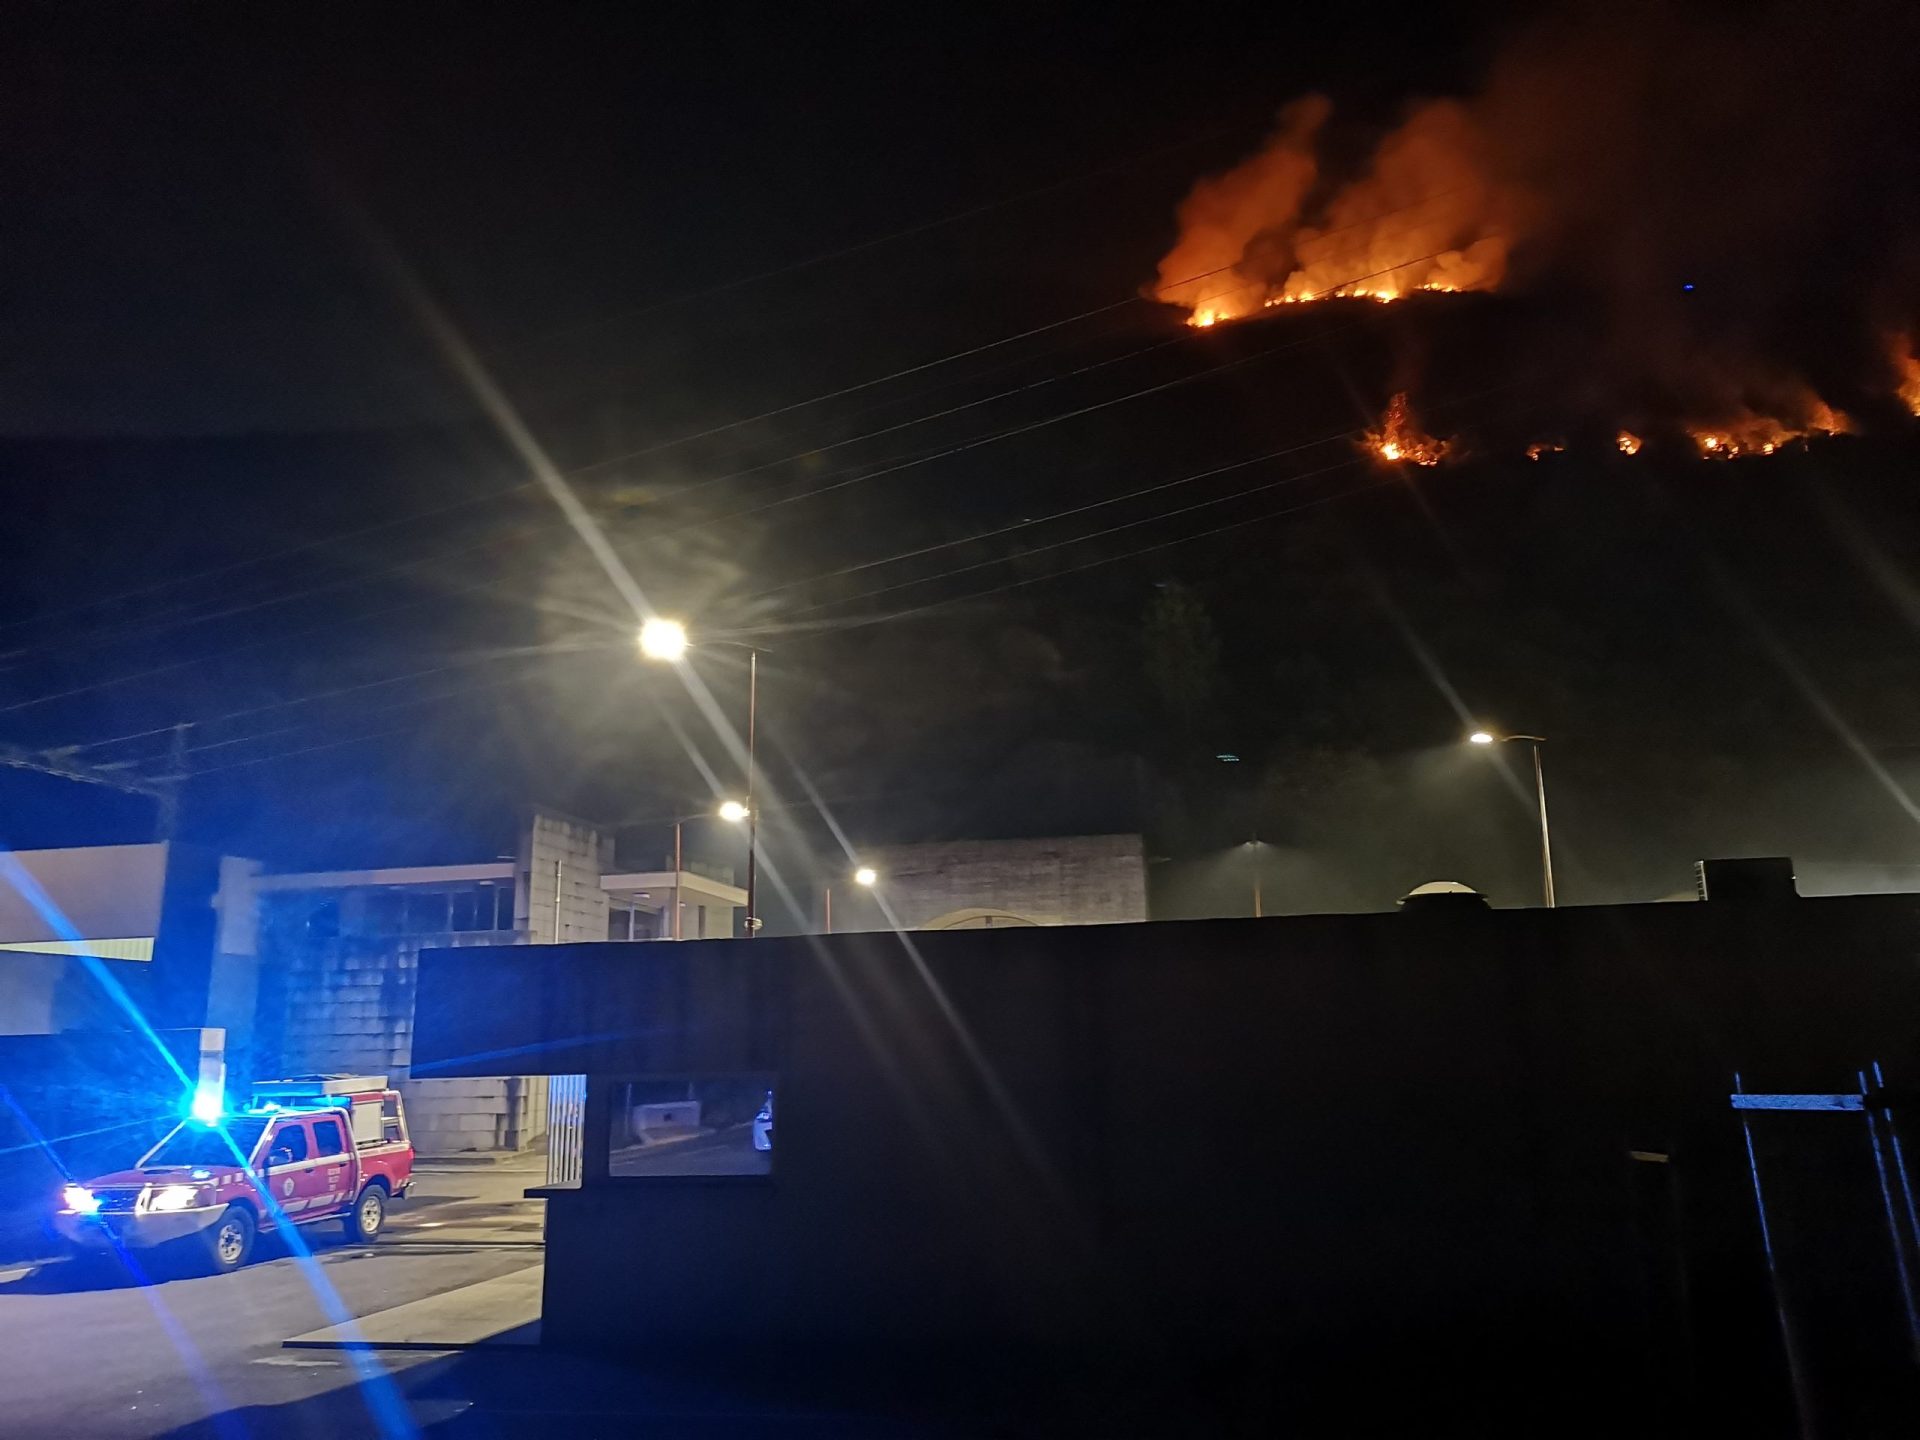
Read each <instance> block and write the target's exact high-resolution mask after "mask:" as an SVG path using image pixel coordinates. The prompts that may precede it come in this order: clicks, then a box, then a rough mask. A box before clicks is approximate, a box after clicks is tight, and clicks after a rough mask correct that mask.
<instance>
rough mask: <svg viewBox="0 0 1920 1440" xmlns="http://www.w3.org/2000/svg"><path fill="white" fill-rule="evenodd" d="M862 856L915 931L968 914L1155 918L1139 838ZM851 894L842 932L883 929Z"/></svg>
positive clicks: (1096, 921)
mask: <svg viewBox="0 0 1920 1440" xmlns="http://www.w3.org/2000/svg"><path fill="white" fill-rule="evenodd" d="M861 859H862V860H863V861H864V862H865V863H868V864H871V865H872V866H873V867H874V868H875V869H876V870H878V871H879V872H880V875H881V877H882V878H881V886H882V887H883V888H884V895H885V900H886V904H887V905H888V906H889V907H891V909H892V911H893V913H894V914H895V915H897V916H898V917H899V919H900V922H901V923H902V924H904V925H906V926H907V927H908V928H910V929H916V930H917V929H921V928H923V927H925V926H926V925H927V924H928V923H929V922H933V921H937V920H939V919H941V918H942V917H944V916H949V915H952V914H953V913H954V912H956V911H968V910H990V911H1005V912H1011V913H1012V914H1015V915H1019V916H1023V917H1025V918H1027V919H1031V920H1035V921H1039V922H1040V923H1042V924H1049V925H1111V924H1122V923H1127V922H1132V921H1140V920H1145V919H1146V918H1147V866H1146V857H1145V854H1144V852H1143V850H1142V848H1141V841H1140V837H1139V836H1138V835H1067V836H1059V837H1056V838H1051V839H1043V840H955V841H948V842H945V843H941V844H934V845H896V846H889V847H884V848H881V849H878V850H873V851H870V852H866V853H863V854H862V856H861ZM845 889H846V898H845V900H843V901H842V902H841V905H840V909H841V914H842V915H843V916H844V917H845V919H844V920H842V921H841V923H840V925H839V928H843V929H880V928H883V925H882V923H880V922H881V920H882V918H883V917H881V916H880V915H878V914H877V913H873V912H872V907H871V906H870V905H868V904H867V903H865V902H864V901H863V899H862V897H861V895H860V892H858V891H857V890H853V889H852V888H851V887H845ZM838 893H839V892H836V894H838ZM836 918H839V917H836Z"/></svg>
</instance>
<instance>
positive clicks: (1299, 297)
mask: <svg viewBox="0 0 1920 1440" xmlns="http://www.w3.org/2000/svg"><path fill="white" fill-rule="evenodd" d="M1330 108H1331V107H1330V105H1329V103H1328V101H1327V100H1326V99H1325V97H1323V96H1317V95H1315V96H1308V97H1307V98H1305V99H1303V100H1299V101H1296V102H1295V103H1293V104H1292V105H1290V106H1288V107H1287V108H1286V110H1285V111H1283V112H1282V114H1281V117H1280V123H1279V125H1278V127H1277V128H1276V129H1275V131H1274V133H1273V134H1272V136H1271V137H1269V139H1268V140H1267V143H1266V145H1265V147H1264V148H1262V149H1261V150H1260V151H1259V152H1258V153H1257V154H1255V155H1252V156H1250V157H1249V158H1248V159H1246V160H1244V161H1242V162H1241V163H1240V164H1239V165H1237V166H1235V167H1234V168H1233V169H1231V170H1228V171H1227V172H1225V173H1224V174H1221V175H1215V176H1210V177H1208V178H1206V179H1203V180H1201V181H1200V182H1199V183H1197V184H1196V185H1195V186H1194V187H1193V189H1192V190H1191V191H1190V192H1189V193H1188V195H1187V197H1186V199H1185V200H1183V201H1182V202H1181V204H1180V209H1179V217H1178V218H1179V223H1180V238H1179V239H1178V241H1176V242H1175V244H1174V246H1173V248H1172V249H1171V250H1169V251H1168V252H1167V254H1166V255H1165V256H1164V257H1163V258H1162V259H1161V261H1160V279H1159V284H1158V285H1156V286H1155V287H1154V289H1153V291H1152V293H1153V295H1154V297H1155V298H1156V299H1159V300H1162V301H1165V302H1166V303H1167V304H1170V305H1178V306H1181V307H1183V308H1184V309H1186V310H1187V311H1188V321H1187V323H1188V324H1190V325H1192V326H1194V327H1196V328H1198V329H1202V330H1204V329H1206V328H1208V327H1209V326H1213V325H1217V324H1219V323H1220V322H1221V321H1223V320H1237V319H1240V318H1241V317H1243V316H1246V315H1253V314H1257V313H1258V312H1259V311H1261V310H1264V309H1271V308H1272V307H1273V306H1276V305H1305V304H1311V303H1313V302H1315V301H1320V300H1332V299H1357V300H1373V301H1377V302H1380V303H1382V304H1385V303H1388V302H1390V301H1394V300H1400V299H1404V298H1405V297H1406V296H1408V295H1410V294H1412V293H1413V292H1414V291H1416V290H1426V291H1437V292H1441V293H1457V292H1459V291H1462V290H1491V289H1494V288H1495V287H1496V286H1498V285H1499V283H1500V282H1501V280H1502V279H1504V278H1505V276H1506V269H1507V241H1506V239H1505V238H1503V235H1502V233H1500V230H1499V228H1498V227H1499V226H1500V224H1501V223H1502V221H1503V220H1504V219H1505V218H1506V217H1505V214H1504V212H1505V211H1506V210H1508V209H1510V208H1511V206H1510V203H1509V198H1508V197H1507V195H1506V193H1505V191H1504V189H1503V187H1501V186H1499V185H1497V184H1496V183H1495V182H1494V180H1493V178H1492V176H1491V175H1490V174H1489V172H1488V170H1487V163H1486V157H1485V154H1484V151H1485V148H1486V147H1485V143H1484V137H1483V135H1482V132H1481V127H1480V126H1479V125H1478V123H1477V122H1476V121H1475V120H1474V119H1473V117H1472V116H1471V115H1470V113H1469V112H1468V110H1467V109H1466V108H1465V107H1463V106H1462V105H1460V104H1458V103H1456V102H1453V101H1431V102H1428V103H1426V104H1423V105H1419V106H1416V107H1415V108H1414V110H1413V112H1412V113H1411V114H1410V115H1409V117H1408V119H1407V122H1406V123H1405V124H1404V125H1403V126H1402V127H1401V128H1400V129H1398V130H1396V131H1395V132H1393V133H1392V134H1391V135H1389V136H1388V137H1387V138H1386V139H1385V140H1383V141H1382V142H1381V143H1380V145H1379V146H1378V148H1377V149H1376V150H1375V151H1374V153H1373V155H1372V157H1371V160H1370V161H1369V164H1368V168H1367V170H1366V172H1365V173H1363V174H1362V175H1360V176H1359V178H1357V179H1354V180H1352V181H1350V182H1349V183H1347V184H1345V185H1342V186H1339V187H1338V188H1336V189H1334V190H1333V191H1332V192H1331V193H1330V194H1328V195H1327V197H1326V198H1325V199H1324V200H1321V199H1320V198H1318V197H1319V192H1320V182H1321V180H1322V175H1321V169H1320V159H1319V155H1318V153H1317V151H1318V146H1319V140H1320V131H1321V129H1322V127H1323V126H1324V124H1325V122H1326V120H1327V116H1328V113H1329V110H1330Z"/></svg>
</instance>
